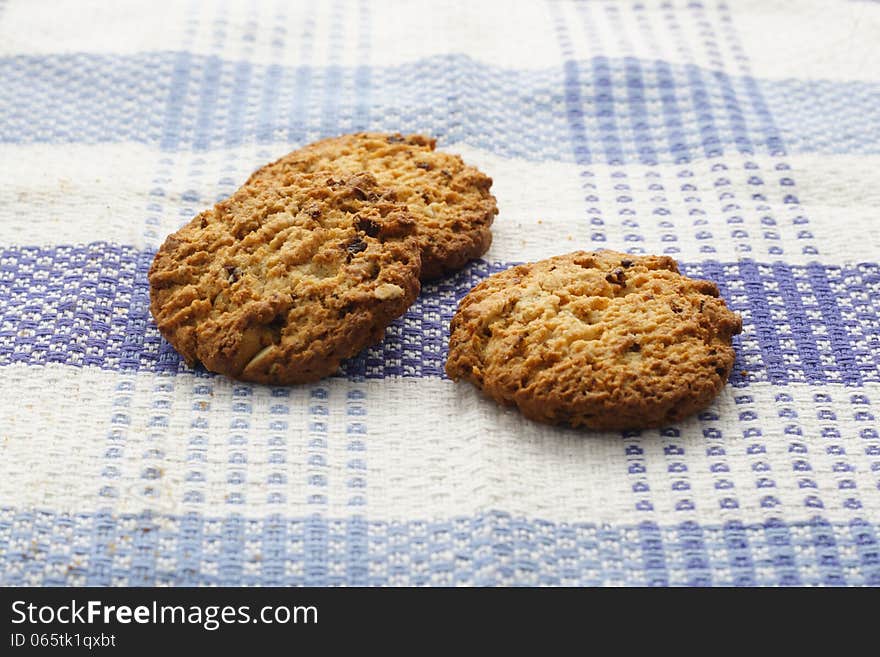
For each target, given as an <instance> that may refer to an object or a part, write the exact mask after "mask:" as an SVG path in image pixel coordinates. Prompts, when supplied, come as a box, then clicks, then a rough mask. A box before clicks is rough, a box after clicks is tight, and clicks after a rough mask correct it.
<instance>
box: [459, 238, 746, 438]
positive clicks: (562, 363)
mask: <svg viewBox="0 0 880 657" xmlns="http://www.w3.org/2000/svg"><path fill="white" fill-rule="evenodd" d="M741 330H742V320H741V319H740V318H739V316H738V315H736V314H734V313H732V312H731V311H730V310H729V309H728V308H727V306H726V305H725V303H724V301H723V300H722V299H720V298H719V297H718V288H717V287H716V285H715V284H714V283H711V282H709V281H702V280H693V279H690V278H687V277H685V276H683V275H681V274H680V273H679V271H678V267H677V265H676V263H675V261H674V260H673V259H672V258H668V257H666V256H634V255H627V254H624V253H615V252H613V251H598V252H594V253H588V252H584V251H579V252H576V253H571V254H568V255H562V256H557V257H554V258H549V259H547V260H542V261H541V262H536V263H533V264H526V265H519V266H517V267H513V268H511V269H508V270H506V271H503V272H500V273H498V274H495V275H493V276H490V277H489V278H487V279H486V280H484V281H483V282H481V283H480V284H479V285H477V286H476V287H474V289H473V290H471V291H470V293H468V295H467V296H466V297H465V298H464V299H463V300H462V302H461V304H460V305H459V307H458V311H457V313H456V315H455V317H454V318H453V320H452V325H451V335H450V340H449V358H448V360H447V362H446V372H447V374H448V375H449V376H450V377H451V378H452V379H467V380H469V381H471V382H473V383H474V384H475V385H476V386H477V387H479V388H481V389H482V390H483V391H484V392H485V393H486V394H488V395H489V396H490V397H492V398H493V399H495V400H496V401H498V402H499V403H502V404H515V405H516V406H518V407H519V409H520V410H521V411H522V413H523V414H524V415H525V416H526V417H529V418H531V419H533V420H538V421H541V422H549V423H562V424H569V425H571V426H574V427H579V426H583V427H589V428H592V429H634V428H649V427H659V426H664V425H668V424H671V423H675V422H678V421H679V420H681V419H683V418H685V417H687V416H688V415H691V414H692V413H695V412H696V411H699V410H700V409H702V408H704V407H706V406H707V405H708V404H709V403H710V402H711V401H712V399H713V398H714V397H715V396H716V395H717V394H718V392H719V391H720V390H721V389H722V388H723V386H724V384H725V383H726V381H727V378H728V375H729V374H730V371H731V368H732V367H733V361H734V351H733V347H732V346H731V339H732V337H733V336H734V335H736V334H737V333H739V332H740V331H741Z"/></svg>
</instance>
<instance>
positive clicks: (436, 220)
mask: <svg viewBox="0 0 880 657" xmlns="http://www.w3.org/2000/svg"><path fill="white" fill-rule="evenodd" d="M434 147H435V140H434V139H431V138H430V137H425V136H422V135H401V134H386V133H364V132H362V133H357V134H352V135H343V136H341V137H332V138H329V139H323V140H321V141H318V142H315V143H313V144H309V145H308V146H305V147H303V148H301V149H299V150H296V151H293V152H292V153H289V154H287V155H285V156H284V157H282V158H281V159H279V160H277V161H276V162H273V163H271V164H268V165H266V166H264V167H262V168H261V169H259V170H257V171H256V172H254V173H253V174H252V175H251V177H250V180H249V181H248V183H251V182H254V181H266V182H269V183H273V184H278V181H282V180H283V179H284V177H285V176H287V175H289V174H291V173H300V172H312V171H317V170H330V171H333V172H334V173H335V175H339V176H345V175H351V174H352V173H356V172H359V171H367V172H369V173H371V174H373V175H374V176H375V177H376V180H377V181H378V183H379V184H380V185H382V186H385V187H389V188H392V189H393V190H394V193H395V197H396V200H397V201H399V202H401V203H404V204H406V206H407V207H408V208H409V210H410V213H411V214H412V216H413V218H414V219H415V220H416V229H417V236H418V240H419V246H420V247H421V251H422V280H430V279H433V278H437V277H438V276H442V275H443V274H445V273H447V272H450V271H454V270H457V269H461V268H462V267H463V266H464V265H465V264H466V263H467V262H468V261H469V260H473V259H474V258H479V257H480V256H481V255H483V254H484V253H485V252H486V250H487V249H488V248H489V245H490V244H491V243H492V233H491V231H490V226H491V225H492V221H493V220H494V218H495V215H496V214H498V208H497V206H496V203H495V197H494V196H492V194H491V193H490V192H489V188H490V187H491V186H492V179H491V178H490V177H489V176H487V175H485V174H483V173H481V172H480V171H478V170H477V169H476V168H474V167H472V166H468V165H466V164H465V163H464V162H463V161H462V159H461V158H460V157H459V156H458V155H450V154H448V153H443V152H440V151H436V150H434Z"/></svg>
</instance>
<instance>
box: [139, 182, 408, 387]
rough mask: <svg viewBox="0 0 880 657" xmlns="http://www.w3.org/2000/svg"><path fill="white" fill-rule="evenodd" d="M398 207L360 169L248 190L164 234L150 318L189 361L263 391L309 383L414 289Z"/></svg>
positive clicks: (368, 338) (404, 304) (376, 331)
mask: <svg viewBox="0 0 880 657" xmlns="http://www.w3.org/2000/svg"><path fill="white" fill-rule="evenodd" d="M414 233H415V222H414V221H413V219H412V216H411V215H410V213H409V211H408V210H407V208H406V206H405V205H403V204H401V203H398V202H396V201H394V200H393V194H392V193H390V192H389V190H387V189H385V188H383V187H381V186H380V185H378V184H377V183H376V180H375V178H374V177H373V176H372V175H370V174H368V173H358V174H355V175H348V176H345V177H338V176H337V175H336V174H335V173H333V172H319V173H314V174H298V175H292V176H288V177H287V178H285V180H284V185H277V186H275V185H266V184H263V183H259V182H256V183H253V184H250V185H246V186H244V187H242V188H241V189H239V190H238V191H237V192H236V193H235V194H233V195H232V196H231V197H230V198H228V199H227V200H225V201H222V202H221V203H218V204H217V205H215V206H214V207H213V208H212V209H210V210H207V211H205V212H202V213H201V214H200V215H198V216H197V217H195V218H194V219H193V220H192V221H191V222H190V223H189V224H187V225H186V226H184V227H183V228H181V229H180V230H179V231H177V232H176V233H174V234H173V235H170V236H169V237H168V238H167V239H166V240H165V243H164V244H163V245H162V247H161V248H160V249H159V252H158V253H157V254H156V257H155V259H154V261H153V265H152V267H151V268H150V273H149V280H150V311H151V312H152V314H153V317H154V318H155V320H156V324H157V325H158V327H159V331H160V332H161V333H162V335H163V336H164V337H165V338H166V339H167V340H168V341H169V342H170V343H171V344H172V345H173V346H174V348H175V349H177V351H178V352H179V353H180V354H181V355H182V356H183V357H184V359H185V360H186V361H187V363H189V364H190V365H192V364H194V363H195V362H196V361H199V362H201V363H203V364H204V365H205V367H206V368H208V369H209V370H211V371H214V372H219V373H221V374H226V375H228V376H231V377H234V378H238V379H242V380H246V381H256V382H261V383H273V384H288V383H304V382H309V381H315V380H317V379H320V378H322V377H324V376H327V375H329V374H332V373H333V372H335V371H336V370H337V369H338V367H339V363H340V361H341V360H342V359H344V358H349V357H351V356H353V355H355V354H356V353H357V352H359V351H360V350H361V349H363V348H364V347H366V346H367V345H370V344H374V343H376V342H378V341H379V340H381V339H382V336H383V335H384V332H385V327H386V326H387V325H388V324H389V323H390V322H391V321H392V320H394V319H395V318H396V317H399V316H400V315H402V314H403V313H404V311H405V310H406V309H407V308H408V307H409V305H410V304H411V303H412V302H413V300H415V298H416V296H417V295H418V293H419V273H420V255H419V247H418V243H417V241H416V238H415V235H414Z"/></svg>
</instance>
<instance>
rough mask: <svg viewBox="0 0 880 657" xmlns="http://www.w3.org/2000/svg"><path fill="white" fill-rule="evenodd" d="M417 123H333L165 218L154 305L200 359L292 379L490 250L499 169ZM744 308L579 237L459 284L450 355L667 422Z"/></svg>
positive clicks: (558, 417)
mask: <svg viewBox="0 0 880 657" xmlns="http://www.w3.org/2000/svg"><path fill="white" fill-rule="evenodd" d="M434 145H435V142H434V140H433V139H430V138H427V137H423V136H420V135H410V136H403V135H400V134H367V133H359V134H355V135H347V136H343V137H337V138H332V139H325V140H323V141H319V142H316V143H314V144H311V145H309V146H306V147H304V148H302V149H300V150H297V151H294V152H292V153H290V154H288V155H286V156H284V157H283V158H281V159H280V160H278V161H276V162H273V163H272V164H269V165H267V166H265V167H263V168H261V169H259V170H258V171H256V172H255V173H254V174H253V175H251V177H250V178H249V179H248V181H247V182H246V183H245V184H244V185H243V186H242V187H241V188H240V189H239V190H238V191H236V192H235V193H234V194H233V195H232V196H231V197H230V198H228V199H227V200H225V201H223V202H221V203H218V204H217V205H215V206H214V207H213V208H212V209H210V210H207V211H205V212H203V213H201V214H200V215H198V216H197V217H195V218H194V219H193V220H192V221H191V222H190V223H189V224H187V225H186V226H185V227H183V228H181V229H180V230H179V231H177V232H176V233H174V234H173V235H171V236H169V237H168V239H167V240H166V241H165V243H164V244H163V245H162V247H161V248H160V249H159V252H158V253H157V254H156V258H155V260H154V262H153V266H152V268H151V269H150V274H149V278H150V298H151V304H150V310H151V311H152V313H153V317H154V318H155V319H156V323H157V325H158V327H159V330H160V332H161V333H162V335H163V336H164V337H165V338H166V339H167V340H168V341H169V342H170V343H171V344H172V345H173V346H174V348H175V349H177V351H178V352H180V354H181V355H182V356H183V357H184V358H185V359H186V361H187V363H188V364H190V365H194V364H195V363H196V362H201V363H202V364H204V366H205V367H207V368H208V369H209V370H212V371H214V372H219V373H221V374H226V375H228V376H231V377H234V378H237V379H242V380H246V381H255V382H260V383H271V384H292V383H305V382H309V381H315V380H317V379H320V378H322V377H325V376H328V375H330V374H332V373H333V372H335V371H336V370H337V368H338V367H339V364H340V362H341V361H342V360H343V359H345V358H349V357H351V356H354V355H355V354H356V353H358V352H359V351H360V350H361V349H363V348H364V347H366V346H368V345H371V344H375V343H377V342H379V341H380V340H381V339H382V337H383V335H384V333H385V328H386V327H387V326H388V324H389V323H390V322H391V321H393V320H394V319H395V318H397V317H399V316H400V315H402V314H403V313H404V312H405V311H406V309H407V308H408V307H409V306H410V304H412V302H413V301H414V300H415V298H416V296H417V295H418V294H419V291H420V281H423V280H428V279H432V278H436V277H438V276H442V275H443V274H446V273H448V272H451V271H454V270H456V269H459V268H461V267H463V266H464V265H465V264H466V263H467V262H468V261H469V260H472V259H473V258H478V257H479V256H481V255H483V253H485V252H486V250H487V249H488V248H489V244H490V243H491V241H492V235H491V232H490V226H491V225H492V221H493V219H494V217H495V215H496V214H497V213H498V209H497V207H496V203H495V198H494V197H493V196H492V194H491V193H490V192H489V189H490V187H491V185H492V179H491V178H489V177H488V176H486V175H484V174H483V173H481V172H480V171H478V170H477V169H475V168H474V167H471V166H467V165H466V164H465V163H464V162H463V161H462V160H461V158H460V157H458V156H456V155H449V154H446V153H441V152H438V151H435V150H434ZM741 329H742V322H741V320H740V318H739V317H738V316H737V315H735V314H734V313H732V312H731V311H730V310H728V308H727V306H726V305H725V303H724V301H723V300H721V299H720V298H719V293H718V288H717V287H716V286H715V285H714V283H711V282H708V281H699V280H692V279H689V278H687V277H685V276H682V275H681V274H680V273H679V271H678V268H677V265H676V263H675V261H674V260H672V259H671V258H668V257H665V256H663V257H658V256H633V255H628V254H622V253H615V252H613V251H601V252H592V253H587V252H582V251H579V252H576V253H572V254H568V255H565V256H557V257H553V258H549V259H547V260H544V261H541V262H538V263H533V264H529V265H520V266H517V267H513V268H511V269H509V270H507V271H504V272H501V273H499V274H495V275H494V276H491V277H489V278H488V279H486V280H485V281H483V282H482V283H480V284H479V285H477V286H476V287H475V288H474V289H473V290H472V291H471V292H470V293H469V294H468V295H467V296H466V297H465V298H464V299H463V300H462V302H461V304H460V305H459V308H458V312H457V314H456V316H455V318H454V319H453V321H452V327H451V337H450V349H449V358H448V360H447V364H446V372H447V374H448V375H449V376H450V377H451V378H452V379H466V380H469V381H471V382H472V383H473V384H475V385H476V386H477V387H478V388H481V389H482V390H483V391H484V392H486V393H487V394H488V395H489V396H490V397H492V398H493V399H495V400H496V401H498V402H499V403H502V404H513V405H516V406H518V407H519V408H520V410H521V411H522V412H523V413H524V414H525V415H526V416H527V417H529V418H532V419H535V420H539V421H543V422H551V423H561V424H569V425H572V426H585V427H590V428H595V429H621V428H637V427H656V426H662V425H664V424H670V423H673V422H677V421H679V420H681V419H683V418H684V417H686V416H688V415H690V414H692V413H694V412H696V411H698V410H700V409H702V408H704V407H705V406H706V405H708V404H709V403H710V402H711V400H712V399H713V398H714V397H715V396H716V395H717V394H718V392H719V391H720V390H721V389H722V388H723V386H724V384H725V383H726V382H727V379H728V376H729V374H730V371H731V369H732V368H733V364H734V352H733V348H732V346H731V343H732V338H733V336H734V335H735V334H737V333H739V332H740V330H741Z"/></svg>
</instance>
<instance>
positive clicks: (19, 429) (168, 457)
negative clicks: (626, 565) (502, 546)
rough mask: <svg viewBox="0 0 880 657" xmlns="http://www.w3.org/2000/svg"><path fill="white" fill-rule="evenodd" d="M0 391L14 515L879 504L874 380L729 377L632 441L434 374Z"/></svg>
mask: <svg viewBox="0 0 880 657" xmlns="http://www.w3.org/2000/svg"><path fill="white" fill-rule="evenodd" d="M0 399H3V400H4V401H3V405H2V407H0V418H2V419H0V425H2V427H3V429H2V431H3V434H2V442H0V500H2V501H3V505H4V506H10V507H15V508H18V509H29V508H33V509H48V510H52V511H53V512H71V513H73V512H83V513H87V512H95V511H109V512H112V513H116V514H122V513H132V512H134V513H137V512H141V511H146V510H151V511H155V512H157V513H164V514H170V515H179V514H183V513H188V512H195V513H201V514H203V515H206V516H211V517H218V516H223V515H229V514H242V515H244V516H246V517H254V518H259V517H266V516H269V515H272V514H281V515H283V516H286V517H305V516H309V515H310V514H314V513H319V512H320V513H322V514H325V515H326V516H328V517H349V516H358V517H366V518H369V519H370V520H388V521H393V520H401V521H406V520H424V519H435V518H441V519H442V518H452V517H457V516H461V515H473V514H479V513H481V512H484V511H498V510H500V511H504V512H508V513H511V514H513V515H515V516H521V517H525V518H535V519H544V520H549V521H557V522H593V523H612V524H615V525H617V526H621V525H627V526H635V525H638V524H639V523H642V522H654V523H657V524H658V525H661V526H673V525H677V524H678V523H682V522H685V521H693V522H697V523H701V524H709V525H719V524H722V523H724V522H726V521H729V520H739V521H742V522H746V523H750V522H762V521H767V520H768V519H773V518H785V519H786V521H787V522H794V521H799V520H808V519H810V518H812V517H814V516H816V515H818V514H820V513H821V515H822V516H823V517H824V518H826V519H827V520H828V521H830V522H848V521H850V520H853V519H856V518H872V517H877V514H878V512H880V487H878V483H880V482H878V480H880V438H878V435H877V432H876V429H875V427H876V423H875V421H874V417H873V415H871V409H872V408H874V409H876V407H877V405H878V404H880V385H878V384H871V385H867V386H864V387H859V388H855V387H846V386H842V385H824V386H811V385H807V384H792V385H789V386H786V387H781V386H773V385H769V384H754V385H751V386H748V387H746V388H737V389H733V388H730V387H727V388H726V389H725V390H724V391H723V392H722V394H721V395H720V397H719V398H718V399H717V400H716V401H715V402H714V403H713V405H712V406H711V407H710V408H709V409H708V410H707V412H706V413H704V414H702V415H701V416H700V417H695V418H692V419H690V420H687V421H685V422H683V423H681V424H680V425H677V426H676V427H672V428H669V429H667V430H665V431H660V430H652V431H644V432H642V433H641V434H640V435H639V434H633V435H626V436H625V435H622V434H620V433H611V432H608V433H602V432H590V431H576V430H569V429H561V428H556V427H551V426H545V425H541V424H537V423H534V422H530V421H528V420H526V419H524V418H523V417H522V416H521V415H520V414H519V413H518V412H517V411H515V410H513V409H505V408H501V407H499V406H497V405H496V404H495V403H493V402H491V401H489V400H488V399H486V398H484V397H483V396H481V395H480V394H479V393H477V392H476V390H475V389H474V388H472V387H471V386H470V385H469V384H465V383H461V384H456V383H453V382H451V381H448V380H441V379H421V380H413V379H386V380H382V381H367V382H361V383H357V382H349V381H346V380H342V379H328V380H325V381H322V382H319V383H317V384H314V385H311V386H299V387H290V388H269V387H263V386H250V385H246V384H240V383H236V382H233V381H231V380H229V379H226V378H224V377H194V376H192V375H182V374H181V375H177V376H176V377H167V376H161V375H156V374H145V373H142V374H120V373H115V372H106V371H102V370H98V369H93V368H84V369H77V368H69V367H64V366H45V367H27V366H20V365H13V366H8V367H4V368H3V369H2V378H0ZM438 419H439V420H438Z"/></svg>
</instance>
